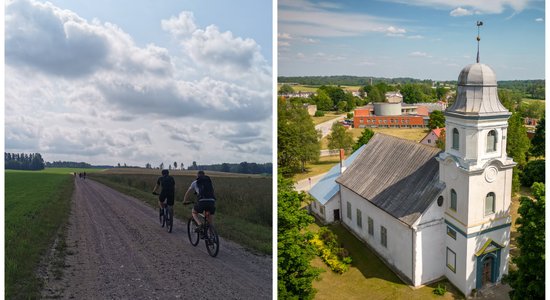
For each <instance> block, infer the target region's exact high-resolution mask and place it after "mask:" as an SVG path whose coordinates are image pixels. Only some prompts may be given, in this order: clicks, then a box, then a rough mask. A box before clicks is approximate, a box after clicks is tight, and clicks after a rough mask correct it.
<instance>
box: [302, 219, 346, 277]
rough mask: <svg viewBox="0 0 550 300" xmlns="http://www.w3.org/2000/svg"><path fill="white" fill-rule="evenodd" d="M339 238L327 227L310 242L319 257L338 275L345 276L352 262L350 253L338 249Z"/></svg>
mask: <svg viewBox="0 0 550 300" xmlns="http://www.w3.org/2000/svg"><path fill="white" fill-rule="evenodd" d="M337 238H338V237H337V236H336V234H334V233H333V232H332V231H330V230H328V229H327V228H326V227H322V228H321V229H320V230H319V232H318V233H317V234H315V235H314V237H313V238H312V239H311V240H310V243H311V244H312V245H313V246H314V247H315V248H316V249H317V254H318V255H319V257H320V258H321V259H322V260H323V261H324V262H325V263H326V264H327V265H328V266H329V267H330V269H331V270H332V271H334V272H336V273H338V274H343V273H344V272H346V271H347V270H348V269H349V265H350V264H351V262H352V259H351V256H349V251H347V250H346V249H344V248H341V247H338V241H337Z"/></svg>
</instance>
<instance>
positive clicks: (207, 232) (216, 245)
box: [187, 211, 220, 257]
mask: <svg viewBox="0 0 550 300" xmlns="http://www.w3.org/2000/svg"><path fill="white" fill-rule="evenodd" d="M198 215H199V218H200V220H201V222H202V225H201V226H199V224H197V221H195V219H194V218H193V216H191V218H189V221H187V235H188V236H189V242H191V245H193V246H197V245H198V244H199V241H200V240H201V239H203V240H204V243H205V245H206V250H207V251H208V254H210V256H212V257H216V255H218V251H219V250H220V239H219V237H218V233H217V232H216V229H215V228H214V224H210V223H209V222H208V216H209V215H210V212H209V211H204V214H202V213H199V214H198Z"/></svg>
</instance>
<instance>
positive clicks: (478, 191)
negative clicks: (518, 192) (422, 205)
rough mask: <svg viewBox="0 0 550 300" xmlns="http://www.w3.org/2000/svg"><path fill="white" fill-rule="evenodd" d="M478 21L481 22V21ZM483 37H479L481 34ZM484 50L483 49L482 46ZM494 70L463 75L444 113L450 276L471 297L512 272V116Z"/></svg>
mask: <svg viewBox="0 0 550 300" xmlns="http://www.w3.org/2000/svg"><path fill="white" fill-rule="evenodd" d="M478 26H479V23H478ZM478 41H479V38H478ZM478 53H479V50H478ZM510 115H511V113H510V112H509V111H508V110H507V109H506V108H505V107H504V106H503V105H502V104H501V103H500V100H499V98H498V93H497V81H496V76H495V73H494V72H493V70H492V69H491V68H490V67H489V66H487V65H485V64H481V63H479V54H478V61H477V63H475V64H471V65H468V66H466V67H464V68H463V69H462V71H461V72H460V75H459V76H458V87H457V98H456V101H455V102H454V104H453V105H452V106H451V107H450V108H448V109H447V110H446V112H445V118H446V121H445V132H446V145H445V151H444V152H442V153H441V154H440V155H439V157H438V161H439V174H440V175H439V176H440V181H441V182H443V183H444V184H445V186H446V187H445V190H444V192H443V194H442V195H443V198H444V199H445V200H444V203H446V206H445V213H444V219H445V226H446V231H445V232H446V233H447V234H446V235H445V237H444V239H443V240H444V243H443V244H444V248H446V249H445V253H446V254H445V255H444V257H445V259H446V261H445V275H446V277H447V278H448V279H449V280H450V281H451V282H452V283H453V284H454V285H455V286H457V287H458V288H459V289H460V290H461V291H462V292H463V293H464V294H465V295H466V296H468V295H469V294H470V293H471V291H472V290H473V289H477V290H479V289H480V288H482V287H483V286H485V285H486V284H492V283H496V282H499V281H500V280H501V278H502V275H504V274H506V273H508V260H509V243H510V226H511V222H512V219H511V216H510V201H511V190H512V168H513V167H514V166H515V163H514V162H513V161H512V159H511V158H509V157H507V155H506V138H507V128H508V118H509V117H510Z"/></svg>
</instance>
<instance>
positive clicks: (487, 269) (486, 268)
mask: <svg viewBox="0 0 550 300" xmlns="http://www.w3.org/2000/svg"><path fill="white" fill-rule="evenodd" d="M493 263H494V259H493V257H492V256H489V257H487V258H485V259H484V260H483V271H482V274H483V275H482V277H481V285H486V284H487V283H491V282H493V280H492V275H493V274H492V273H493Z"/></svg>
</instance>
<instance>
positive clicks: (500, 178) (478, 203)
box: [468, 167, 512, 227]
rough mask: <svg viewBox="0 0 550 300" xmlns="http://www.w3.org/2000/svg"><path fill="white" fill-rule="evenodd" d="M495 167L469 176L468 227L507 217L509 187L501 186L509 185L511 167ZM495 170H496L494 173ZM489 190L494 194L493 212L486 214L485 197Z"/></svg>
mask: <svg viewBox="0 0 550 300" xmlns="http://www.w3.org/2000/svg"><path fill="white" fill-rule="evenodd" d="M497 169H498V168H496V167H491V168H488V169H486V170H485V171H484V172H483V173H482V174H479V175H476V176H471V177H470V178H469V181H470V184H469V186H470V203H471V204H470V207H469V211H468V218H469V220H468V224H470V227H472V225H475V224H481V223H486V222H498V220H501V219H503V218H504V219H507V218H509V215H510V211H509V209H510V205H509V204H510V197H511V190H510V188H508V189H505V188H503V187H505V186H511V180H512V169H508V170H497ZM495 172H497V173H496V175H495ZM491 177H493V178H491ZM487 178H489V179H490V181H489V180H487ZM507 181H509V182H507ZM491 192H492V193H494V194H495V210H494V211H495V212H494V213H489V214H487V215H486V214H485V199H486V197H487V194H489V193H491Z"/></svg>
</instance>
